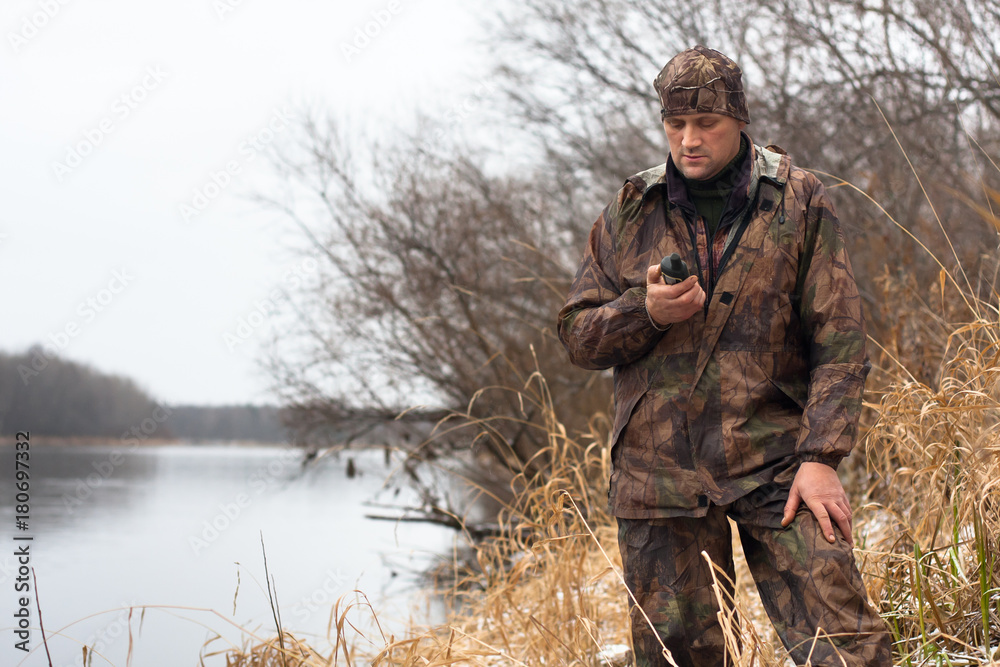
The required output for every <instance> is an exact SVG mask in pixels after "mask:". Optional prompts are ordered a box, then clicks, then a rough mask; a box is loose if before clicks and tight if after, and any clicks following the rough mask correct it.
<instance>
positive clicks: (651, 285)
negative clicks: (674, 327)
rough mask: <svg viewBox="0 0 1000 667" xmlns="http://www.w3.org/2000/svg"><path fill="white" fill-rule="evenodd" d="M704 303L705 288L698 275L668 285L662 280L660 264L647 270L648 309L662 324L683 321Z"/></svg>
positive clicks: (654, 319)
mask: <svg viewBox="0 0 1000 667" xmlns="http://www.w3.org/2000/svg"><path fill="white" fill-rule="evenodd" d="M704 305H705V290H703V289H702V288H701V285H699V284H698V277H697V276H688V277H687V278H686V279H685V280H684V281H683V282H679V283H676V284H674V285H667V284H666V283H664V282H663V281H662V280H660V265H659V264H654V265H653V266H651V267H649V268H648V269H647V270H646V311H647V312H648V313H649V316H650V317H651V318H652V319H653V321H654V322H656V323H657V324H659V325H660V326H664V327H665V326H667V325H668V324H673V323H674V322H683V321H684V320H686V319H687V318H689V317H691V316H692V315H694V314H695V313H697V312H698V311H699V310H701V308H702V307H703V306H704Z"/></svg>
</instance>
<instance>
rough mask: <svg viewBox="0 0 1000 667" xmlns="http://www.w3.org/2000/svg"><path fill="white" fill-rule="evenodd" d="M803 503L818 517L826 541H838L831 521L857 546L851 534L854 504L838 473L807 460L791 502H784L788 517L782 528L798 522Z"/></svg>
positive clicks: (796, 479)
mask: <svg viewBox="0 0 1000 667" xmlns="http://www.w3.org/2000/svg"><path fill="white" fill-rule="evenodd" d="M803 502H804V503H805V504H806V506H807V507H808V508H809V509H810V510H811V511H812V513H813V514H814V515H816V519H817V520H818V521H819V527H820V530H822V531H823V535H825V536H826V539H827V541H829V542H830V543H831V544H833V543H834V542H835V541H836V538H835V537H834V534H833V524H832V523H831V519H832V520H833V521H835V522H836V523H837V526H838V527H839V528H840V533H841V534H842V535H843V536H844V539H845V540H847V543H848V544H849V545H850V546H851V547H852V548H853V547H854V538H853V536H852V535H851V504H850V503H849V502H848V500H847V493H845V492H844V487H843V485H841V483H840V478H839V477H837V471H836V470H834V469H833V468H831V467H830V466H828V465H826V464H825V463H819V462H817V461H804V462H802V463H801V464H800V465H799V469H798V472H796V473H795V479H794V480H793V481H792V489H791V491H789V493H788V502H786V503H785V515H784V518H782V520H781V525H782V526H783V527H786V526H788V525H789V524H790V523H791V522H792V520H794V519H795V513H796V512H797V511H798V509H799V504H800V503H803Z"/></svg>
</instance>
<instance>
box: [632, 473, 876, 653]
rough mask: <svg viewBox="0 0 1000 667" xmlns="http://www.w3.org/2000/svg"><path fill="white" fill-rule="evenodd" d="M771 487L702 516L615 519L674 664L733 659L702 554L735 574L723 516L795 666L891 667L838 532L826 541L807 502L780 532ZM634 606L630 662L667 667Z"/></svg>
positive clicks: (780, 503)
mask: <svg viewBox="0 0 1000 667" xmlns="http://www.w3.org/2000/svg"><path fill="white" fill-rule="evenodd" d="M770 486H771V488H770V489H767V488H766V487H765V488H762V489H758V490H757V491H756V492H754V493H752V494H750V495H749V496H747V497H745V498H741V499H739V500H737V501H736V502H734V503H732V504H731V505H729V506H727V507H718V506H714V505H712V506H709V509H708V515H707V516H704V517H699V518H689V517H680V518H671V519H621V518H619V519H618V545H619V549H620V550H621V554H622V563H623V565H624V570H625V582H626V583H627V584H628V586H629V588H630V589H631V590H632V592H633V593H634V594H635V597H636V599H637V600H638V602H639V605H640V606H641V607H642V609H643V610H644V611H645V612H646V615H647V616H648V617H649V619H650V621H651V622H652V624H653V626H654V627H656V630H657V632H658V633H659V635H660V638H661V639H662V641H663V643H664V644H665V645H666V647H667V648H668V649H669V650H670V651H671V653H672V654H673V658H674V660H675V661H676V663H677V664H678V665H679V666H680V667H694V666H696V665H697V666H699V667H700V666H708V665H711V666H712V667H715V666H716V665H718V666H720V667H721V665H723V664H732V658H731V657H728V658H727V657H726V648H725V639H724V635H723V629H722V626H721V625H720V623H719V619H718V616H717V612H718V605H717V603H716V598H715V594H714V592H713V590H712V576H711V572H710V569H709V565H708V563H707V562H706V561H705V559H704V557H703V556H702V555H701V552H702V551H705V552H706V553H707V554H708V555H709V556H710V557H711V559H712V561H713V562H714V563H715V564H716V565H718V566H719V567H721V568H722V569H723V570H725V571H726V572H727V574H728V575H729V577H730V579H734V576H733V558H732V541H731V540H732V537H731V532H730V524H729V521H728V520H727V516H729V517H732V519H733V520H734V521H735V522H736V524H737V526H738V528H739V535H740V542H741V544H742V546H743V551H744V553H745V554H746V557H747V564H748V565H749V567H750V572H751V573H752V574H753V578H754V580H755V581H756V583H757V590H758V591H759V592H760V597H761V600H762V601H763V603H764V607H765V609H766V610H767V614H768V616H769V617H770V619H771V622H772V623H773V624H774V627H775V629H776V630H777V633H778V636H779V637H780V638H781V641H782V642H783V643H784V645H785V647H786V648H787V649H788V651H789V653H790V654H791V656H792V659H793V660H794V661H795V664H797V665H804V664H806V663H807V661H808V662H809V664H811V665H837V666H839V667H841V666H844V665H846V666H847V667H854V666H855V665H858V666H860V665H865V666H869V667H870V666H883V665H884V666H887V667H888V666H891V665H892V660H891V637H890V635H889V633H888V630H887V628H886V626H885V624H884V623H883V621H882V619H881V618H880V617H879V616H878V614H877V613H876V612H875V611H874V610H873V609H872V608H871V606H870V605H869V604H868V600H867V594H866V592H865V589H864V585H863V584H862V581H861V574H860V573H859V572H858V569H857V566H856V565H855V563H854V555H853V553H852V551H851V548H850V547H849V546H848V544H847V542H846V541H845V540H844V539H843V537H842V536H841V535H840V532H839V530H837V529H836V526H835V527H834V531H835V532H836V534H837V541H836V544H830V543H829V542H827V541H826V539H824V538H823V536H822V534H821V532H820V530H819V524H818V522H817V521H816V518H815V517H814V516H813V514H812V512H810V511H809V510H808V509H807V508H806V507H805V506H804V505H803V506H802V507H801V508H800V509H799V512H798V514H797V515H796V517H795V521H794V522H793V523H792V524H791V525H790V526H789V527H788V528H787V529H785V528H781V511H782V508H783V507H784V499H785V498H787V494H783V493H781V492H779V491H776V490H775V489H774V487H773V485H770ZM762 500H763V502H761V501H762ZM719 579H720V583H721V581H722V580H723V578H722V577H721V576H719ZM630 606H632V607H633V608H632V612H631V615H630V616H631V622H632V641H633V646H634V648H635V656H636V665H637V666H638V667H654V666H655V667H667V665H669V664H670V663H668V662H667V661H666V660H665V659H664V658H663V656H662V647H661V646H660V643H659V641H657V638H656V636H655V635H654V634H653V632H652V630H651V629H650V627H649V623H647V621H646V620H645V619H644V618H643V616H642V614H641V613H640V612H639V610H638V609H636V608H634V605H630ZM818 629H819V633H820V635H819V636H820V639H819V640H818V641H815V642H814V638H815V637H816V633H817V630H818Z"/></svg>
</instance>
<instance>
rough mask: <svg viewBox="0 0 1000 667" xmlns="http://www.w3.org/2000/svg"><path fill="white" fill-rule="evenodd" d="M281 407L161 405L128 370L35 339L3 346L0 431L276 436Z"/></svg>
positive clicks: (0, 355)
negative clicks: (69, 355)
mask: <svg viewBox="0 0 1000 667" xmlns="http://www.w3.org/2000/svg"><path fill="white" fill-rule="evenodd" d="M50 355H51V353H50ZM280 412H281V411H280V409H279V408H277V407H272V406H254V405H235V406H219V407H199V406H170V405H165V404H163V403H160V402H157V401H156V400H154V399H153V398H152V397H151V396H149V394H147V393H146V392H145V391H143V390H142V389H141V388H140V387H139V386H138V385H137V384H136V383H135V382H134V381H133V380H131V379H129V378H126V377H122V376H120V375H108V374H105V373H101V372H100V371H98V370H96V369H94V368H92V367H91V366H88V365H86V364H80V363H77V362H73V361H67V360H63V359H60V358H59V357H57V356H46V354H45V352H44V351H43V349H42V348H41V347H38V346H35V347H32V348H30V349H29V350H27V351H26V352H23V353H20V354H6V353H3V352H0V433H3V434H11V433H14V432H15V431H30V432H31V433H32V435H36V434H37V435H50V436H64V437H106V438H113V439H116V440H117V439H122V440H124V439H129V438H137V439H139V440H147V439H152V438H155V439H172V438H176V439H183V440H256V441H261V442H280V441H283V440H284V439H285V429H284V427H283V426H282V423H281V417H280Z"/></svg>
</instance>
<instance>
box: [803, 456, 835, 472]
mask: <svg viewBox="0 0 1000 667" xmlns="http://www.w3.org/2000/svg"><path fill="white" fill-rule="evenodd" d="M845 458H846V456H844V455H843V454H799V461H801V462H802V463H825V464H826V465H828V466H830V467H831V468H833V469H834V470H836V469H837V467H838V466H839V465H840V462H841V461H843V460H844V459H845Z"/></svg>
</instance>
